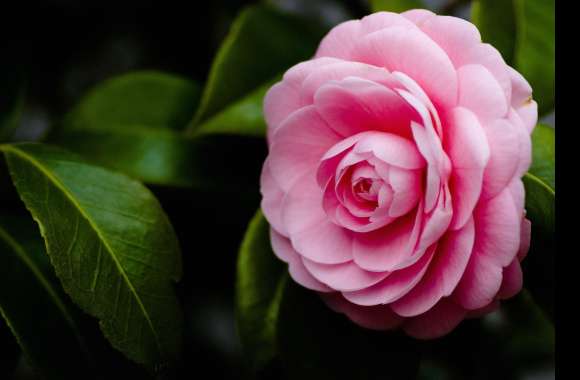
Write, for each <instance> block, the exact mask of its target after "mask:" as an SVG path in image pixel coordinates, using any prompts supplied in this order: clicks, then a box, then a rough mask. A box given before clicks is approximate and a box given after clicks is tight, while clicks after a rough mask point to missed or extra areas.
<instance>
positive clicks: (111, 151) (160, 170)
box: [49, 71, 200, 187]
mask: <svg viewBox="0 0 580 380" xmlns="http://www.w3.org/2000/svg"><path fill="white" fill-rule="evenodd" d="M199 95H200V90H199V88H198V87H197V85H195V84H194V83H192V82H190V81H188V80H186V79H183V78H180V77H177V76H173V75H169V74H166V73H161V72H155V71H137V72H133V73H129V74H124V75H121V76H118V77H114V78H111V79H109V80H107V81H105V82H103V83H102V84H99V85H98V86H97V87H95V88H94V89H93V90H91V91H90V92H89V93H88V94H87V95H86V96H85V97H84V98H83V99H81V101H80V102H79V104H78V105H77V106H76V107H75V108H74V109H73V110H72V111H71V112H70V113H69V114H68V115H67V116H66V117H65V119H64V121H63V124H62V126H61V128H60V130H58V131H57V133H55V134H53V135H52V136H51V138H50V140H49V141H50V142H52V143H55V144H58V145H60V146H62V147H64V148H67V149H69V150H71V151H73V152H76V153H79V154H81V155H83V156H85V157H86V158H87V159H89V160H91V161H93V162H95V163H98V164H100V165H104V166H107V167H110V168H113V169H116V170H119V171H121V172H123V173H125V174H127V175H129V176H131V177H133V178H135V179H138V180H140V181H144V182H147V183H150V184H158V185H168V186H176V187H182V186H192V185H193V182H194V181H195V178H192V172H193V173H195V170H194V169H191V168H192V162H191V161H192V157H194V156H195V152H192V151H193V150H194V149H195V147H194V145H195V144H193V145H192V144H191V142H190V141H188V140H186V139H185V137H184V136H183V134H182V133H180V131H179V130H180V129H183V127H184V126H185V125H186V123H187V121H188V120H190V119H191V115H192V114H193V112H194V110H195V107H196V105H197V103H198V101H199Z"/></svg>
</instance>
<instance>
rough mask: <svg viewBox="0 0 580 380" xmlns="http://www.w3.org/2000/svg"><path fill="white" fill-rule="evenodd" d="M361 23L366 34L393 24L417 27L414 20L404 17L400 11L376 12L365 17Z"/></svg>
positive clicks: (411, 27)
mask: <svg viewBox="0 0 580 380" xmlns="http://www.w3.org/2000/svg"><path fill="white" fill-rule="evenodd" d="M360 23H361V28H362V31H363V34H365V35H366V34H369V33H373V32H376V31H378V30H381V29H385V28H390V27H393V26H400V27H406V28H410V29H417V27H416V26H415V24H414V23H413V22H412V21H410V20H408V19H406V18H405V17H402V16H401V15H400V14H398V13H393V12H376V13H373V14H370V15H368V16H365V17H363V18H362V19H361V20H360Z"/></svg>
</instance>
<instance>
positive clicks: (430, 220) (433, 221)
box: [415, 186, 453, 250]
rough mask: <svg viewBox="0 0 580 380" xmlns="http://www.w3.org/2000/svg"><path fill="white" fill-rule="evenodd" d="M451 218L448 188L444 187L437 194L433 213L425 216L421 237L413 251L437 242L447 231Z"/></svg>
mask: <svg viewBox="0 0 580 380" xmlns="http://www.w3.org/2000/svg"><path fill="white" fill-rule="evenodd" d="M452 218H453V208H452V199H451V195H450V194H449V188H448V187H447V186H444V188H443V189H442V191H441V192H440V193H439V197H438V198H437V203H436V205H435V208H434V209H433V211H432V212H431V213H430V214H429V215H427V216H426V218H425V219H426V220H425V224H424V225H423V229H422V231H421V237H420V239H419V242H418V244H417V247H415V250H422V249H425V248H427V247H429V246H430V245H432V244H434V243H435V242H437V241H438V240H439V238H440V237H441V236H443V234H444V233H445V232H446V231H447V229H448V227H449V224H450V223H451V219H452Z"/></svg>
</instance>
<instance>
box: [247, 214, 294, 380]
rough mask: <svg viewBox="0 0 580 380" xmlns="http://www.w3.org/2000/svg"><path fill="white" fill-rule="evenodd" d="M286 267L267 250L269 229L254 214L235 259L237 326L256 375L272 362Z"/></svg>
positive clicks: (260, 216)
mask: <svg viewBox="0 0 580 380" xmlns="http://www.w3.org/2000/svg"><path fill="white" fill-rule="evenodd" d="M285 273H286V266H285V265H284V263H283V262H281V261H280V260H279V259H278V258H277V257H276V256H274V253H273V252H272V248H271V247H270V226H269V225H268V222H267V221H266V219H265V218H264V216H263V215H262V212H261V211H259V210H258V212H257V213H256V215H255V216H254V218H253V219H252V221H251V223H250V225H249V227H248V230H247V232H246V235H245V237H244V240H243V242H242V246H241V248H240V253H239V256H238V268H237V283H236V317H237V326H238V332H239V335H240V339H241V341H242V345H243V346H244V349H245V354H246V356H247V358H248V361H249V362H250V363H251V367H252V368H253V369H254V370H255V371H259V370H261V369H263V368H264V367H266V366H267V365H268V363H269V362H270V361H271V360H272V359H274V357H275V356H276V353H277V347H276V322H277V318H278V309H279V307H280V300H281V296H282V294H283V293H282V292H283V290H284V286H285V284H286V277H287V276H286V275H285Z"/></svg>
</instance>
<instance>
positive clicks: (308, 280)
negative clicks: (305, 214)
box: [270, 229, 332, 292]
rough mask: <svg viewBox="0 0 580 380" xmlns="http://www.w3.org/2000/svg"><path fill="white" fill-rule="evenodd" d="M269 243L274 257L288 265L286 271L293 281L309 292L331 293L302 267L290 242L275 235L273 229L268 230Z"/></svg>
mask: <svg viewBox="0 0 580 380" xmlns="http://www.w3.org/2000/svg"><path fill="white" fill-rule="evenodd" d="M270 241H271V242H272V250H273V251H274V253H275V254H276V256H277V257H278V258H279V259H280V260H282V261H284V262H286V263H288V271H289V273H290V277H292V279H293V280H294V281H296V282H297V283H299V284H300V285H302V286H304V287H306V288H308V289H311V290H316V291H319V292H330V291H332V289H330V288H329V287H328V286H326V285H324V284H323V283H321V282H319V281H318V280H317V279H315V278H314V277H312V275H311V274H310V272H308V270H307V269H306V268H305V267H304V264H303V263H302V259H301V257H300V255H299V254H298V253H297V252H296V251H295V250H294V248H292V244H290V240H288V239H287V238H286V237H284V236H282V235H280V234H279V233H277V232H276V231H275V230H274V229H270Z"/></svg>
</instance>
